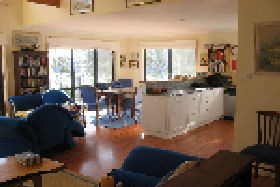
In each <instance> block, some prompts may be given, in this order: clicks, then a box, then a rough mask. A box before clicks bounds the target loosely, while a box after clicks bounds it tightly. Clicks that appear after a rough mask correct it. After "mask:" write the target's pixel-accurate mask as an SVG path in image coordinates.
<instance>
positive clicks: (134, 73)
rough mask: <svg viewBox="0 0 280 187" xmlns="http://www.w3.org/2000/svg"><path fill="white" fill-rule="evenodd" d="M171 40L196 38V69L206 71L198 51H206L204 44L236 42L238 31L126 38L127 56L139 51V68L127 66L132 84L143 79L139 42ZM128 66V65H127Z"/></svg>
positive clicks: (136, 83)
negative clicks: (132, 80)
mask: <svg viewBox="0 0 280 187" xmlns="http://www.w3.org/2000/svg"><path fill="white" fill-rule="evenodd" d="M172 40H197V51H196V52H197V53H196V71H197V72H207V71H208V67H207V66H200V62H199V59H200V53H202V52H207V50H206V49H204V44H215V43H218V44H225V43H226V44H227V43H229V44H236V45H237V44H238V33H237V32H216V33H205V34H192V35H185V36H173V37H153V38H137V39H128V43H127V56H128V57H130V55H131V53H136V52H139V53H140V68H139V69H129V68H127V76H128V78H133V79H134V85H138V83H139V81H143V80H144V67H143V58H142V52H141V49H140V47H139V44H140V42H143V41H154V42H156V41H172ZM127 67H128V66H127Z"/></svg>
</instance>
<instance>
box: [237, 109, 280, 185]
mask: <svg viewBox="0 0 280 187" xmlns="http://www.w3.org/2000/svg"><path fill="white" fill-rule="evenodd" d="M257 114H258V143H257V144H255V145H252V146H248V147H246V148H244V149H243V150H241V153H244V154H249V155H252V156H255V157H256V164H255V165H254V168H255V177H258V169H263V170H266V171H271V172H273V173H275V186H280V147H279V146H280V135H279V134H280V124H279V118H280V113H279V112H277V111H257ZM260 163H265V164H268V165H274V166H275V169H272V170H271V169H268V168H264V167H261V166H260Z"/></svg>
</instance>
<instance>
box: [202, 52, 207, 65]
mask: <svg viewBox="0 0 280 187" xmlns="http://www.w3.org/2000/svg"><path fill="white" fill-rule="evenodd" d="M200 66H208V53H200Z"/></svg>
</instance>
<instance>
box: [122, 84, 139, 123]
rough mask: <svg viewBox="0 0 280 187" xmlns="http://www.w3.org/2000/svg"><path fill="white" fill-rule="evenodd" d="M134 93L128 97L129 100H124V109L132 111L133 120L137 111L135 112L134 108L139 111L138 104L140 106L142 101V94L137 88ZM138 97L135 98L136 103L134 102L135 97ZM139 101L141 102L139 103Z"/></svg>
mask: <svg viewBox="0 0 280 187" xmlns="http://www.w3.org/2000/svg"><path fill="white" fill-rule="evenodd" d="M134 89H135V90H134V93H133V94H130V96H128V97H127V98H124V99H123V100H122V108H123V110H124V111H125V113H126V111H127V110H130V111H131V112H130V115H131V118H134V117H135V116H134V114H135V111H133V108H134V110H136V109H137V104H138V103H139V104H140V99H141V96H142V95H141V94H140V93H139V89H137V87H135V88H134ZM135 95H136V98H135V102H133V97H135ZM138 100H139V101H138Z"/></svg>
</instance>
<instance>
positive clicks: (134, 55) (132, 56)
mask: <svg viewBox="0 0 280 187" xmlns="http://www.w3.org/2000/svg"><path fill="white" fill-rule="evenodd" d="M138 58H139V53H131V59H132V60H136V59H138Z"/></svg>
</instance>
